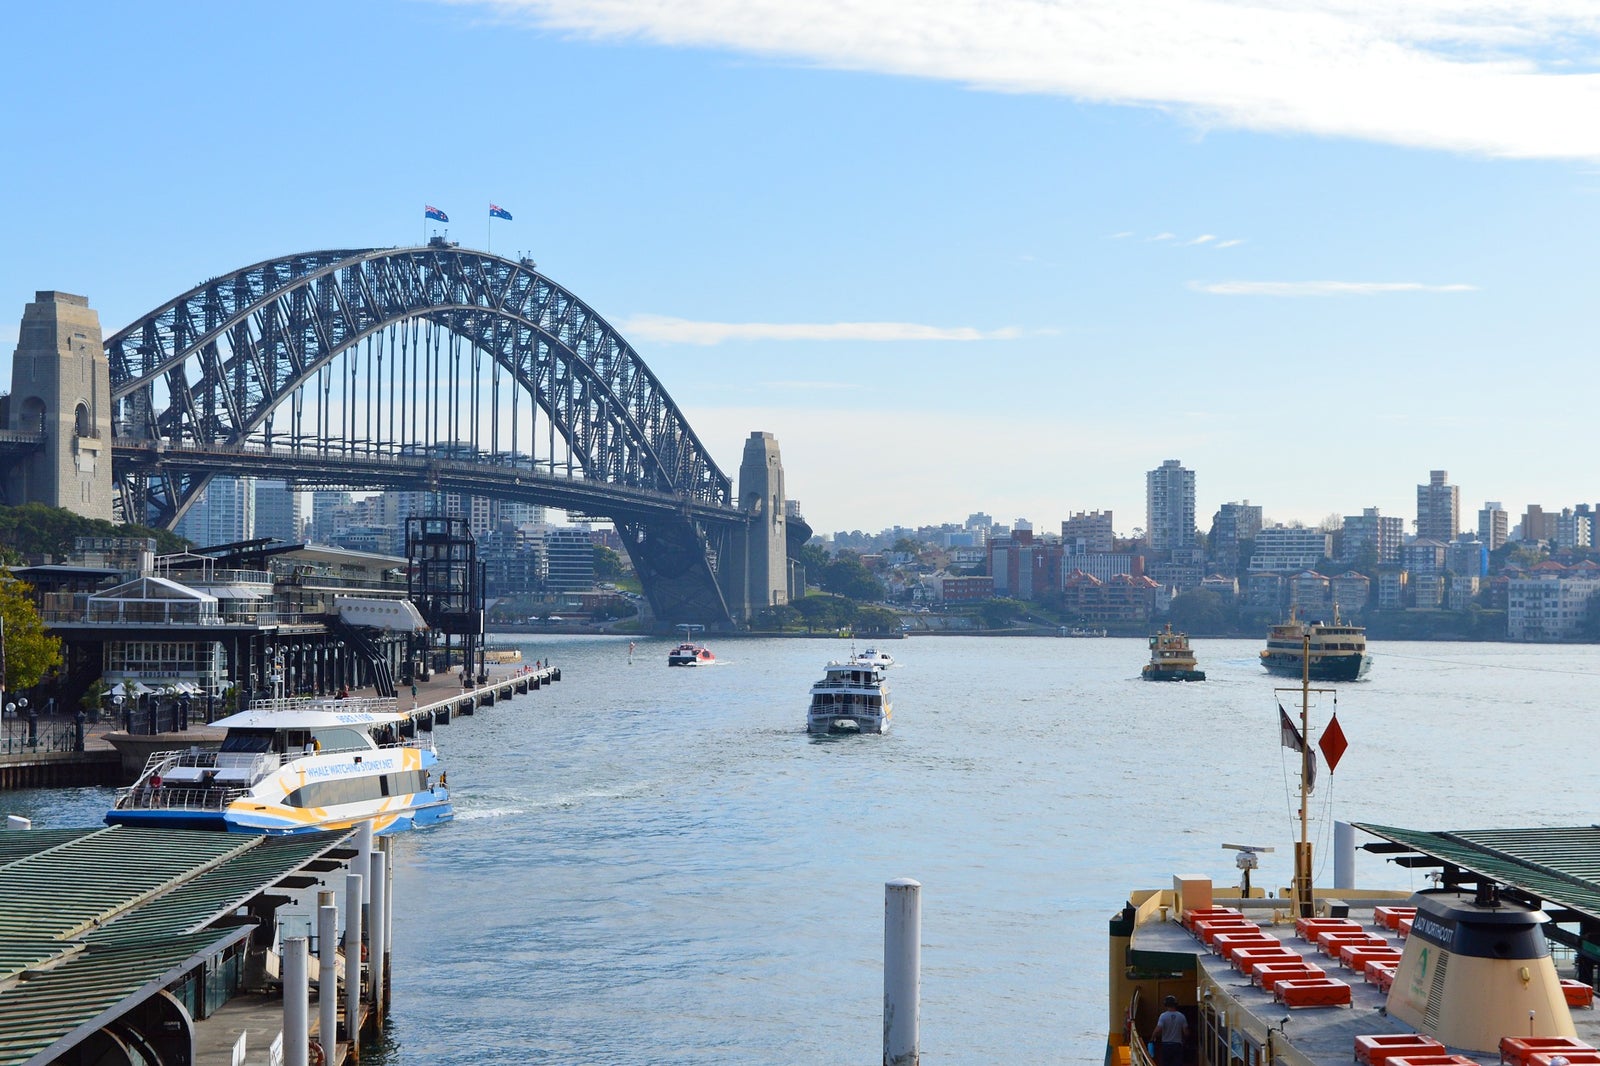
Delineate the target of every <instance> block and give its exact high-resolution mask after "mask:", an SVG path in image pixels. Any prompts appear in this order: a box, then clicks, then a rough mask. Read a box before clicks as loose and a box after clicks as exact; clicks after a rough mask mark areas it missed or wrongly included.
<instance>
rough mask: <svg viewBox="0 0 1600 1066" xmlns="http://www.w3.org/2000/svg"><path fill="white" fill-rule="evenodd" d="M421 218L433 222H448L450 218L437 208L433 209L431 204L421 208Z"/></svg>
mask: <svg viewBox="0 0 1600 1066" xmlns="http://www.w3.org/2000/svg"><path fill="white" fill-rule="evenodd" d="M422 217H423V218H431V219H433V220H434V221H435V222H449V221H450V216H449V215H447V214H445V213H444V212H443V211H441V210H439V209H438V208H437V207H434V206H433V205H432V204H425V205H424V206H423V209H422Z"/></svg>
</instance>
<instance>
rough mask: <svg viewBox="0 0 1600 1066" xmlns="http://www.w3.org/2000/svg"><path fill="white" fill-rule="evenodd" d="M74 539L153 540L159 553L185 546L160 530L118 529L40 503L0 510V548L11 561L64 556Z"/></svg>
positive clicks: (102, 522) (108, 523)
mask: <svg viewBox="0 0 1600 1066" xmlns="http://www.w3.org/2000/svg"><path fill="white" fill-rule="evenodd" d="M78 537H154V538H155V541H156V550H157V551H158V552H162V553H169V552H176V551H182V550H183V548H185V547H186V546H187V545H188V541H186V540H184V539H183V538H182V537H180V536H178V535H177V534H175V533H169V532H167V531H166V530H164V529H150V528H149V527H147V526H131V525H130V526H119V525H115V524H113V523H111V522H107V521H105V520H104V519H102V518H85V517H84V516H83V515H80V514H76V513H74V512H72V511H68V510H66V509H65V508H61V507H47V506H45V505H44V504H42V503H25V504H21V505H19V506H16V507H0V546H3V549H4V553H5V555H6V556H7V557H8V558H9V559H11V560H12V561H16V560H17V559H18V558H20V557H21V556H25V555H65V554H66V553H67V552H70V551H71V550H72V542H73V540H75V539H76V538H78Z"/></svg>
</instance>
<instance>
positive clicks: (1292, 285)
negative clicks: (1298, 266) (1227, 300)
mask: <svg viewBox="0 0 1600 1066" xmlns="http://www.w3.org/2000/svg"><path fill="white" fill-rule="evenodd" d="M1189 288H1191V289H1193V290H1195V291H1196V292H1207V293H1211V294H1212V295H1213V296H1375V295H1378V294H1381V293H1387V292H1477V291H1478V287H1477V286H1476V285H1463V284H1451V285H1428V284H1425V283H1423V282H1420V281H1191V282H1189Z"/></svg>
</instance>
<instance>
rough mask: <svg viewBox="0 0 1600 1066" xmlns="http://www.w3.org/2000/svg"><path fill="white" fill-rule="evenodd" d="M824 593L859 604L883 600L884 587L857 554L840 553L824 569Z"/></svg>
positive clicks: (821, 580)
mask: <svg viewBox="0 0 1600 1066" xmlns="http://www.w3.org/2000/svg"><path fill="white" fill-rule="evenodd" d="M818 583H819V584H820V585H821V586H822V591H823V592H831V593H833V594H834V595H835V596H846V597H848V598H850V599H852V600H856V601H857V602H860V601H863V600H881V599H883V585H882V583H881V582H879V581H878V579H877V578H875V577H873V576H872V572H871V571H870V570H868V569H867V568H866V566H865V565H864V564H863V563H862V562H861V557H860V556H859V555H857V554H856V553H855V552H840V553H839V554H838V555H837V556H835V557H834V560H833V562H831V563H829V564H828V565H827V566H826V567H824V568H823V571H822V574H821V578H820V581H819V582H818Z"/></svg>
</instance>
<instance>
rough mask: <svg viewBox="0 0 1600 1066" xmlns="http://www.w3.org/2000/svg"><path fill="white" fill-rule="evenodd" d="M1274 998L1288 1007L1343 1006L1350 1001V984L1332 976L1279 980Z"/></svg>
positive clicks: (1273, 994)
mask: <svg viewBox="0 0 1600 1066" xmlns="http://www.w3.org/2000/svg"><path fill="white" fill-rule="evenodd" d="M1272 998H1273V999H1275V1000H1277V1001H1278V1002H1280V1003H1282V1004H1283V1005H1284V1006H1286V1007H1341V1006H1348V1005H1349V1003H1350V986H1349V985H1347V984H1345V983H1344V982H1343V981H1340V980H1338V979H1336V978H1332V977H1311V978H1306V979H1305V980H1299V981H1279V982H1278V983H1277V984H1275V985H1273V986H1272Z"/></svg>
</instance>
